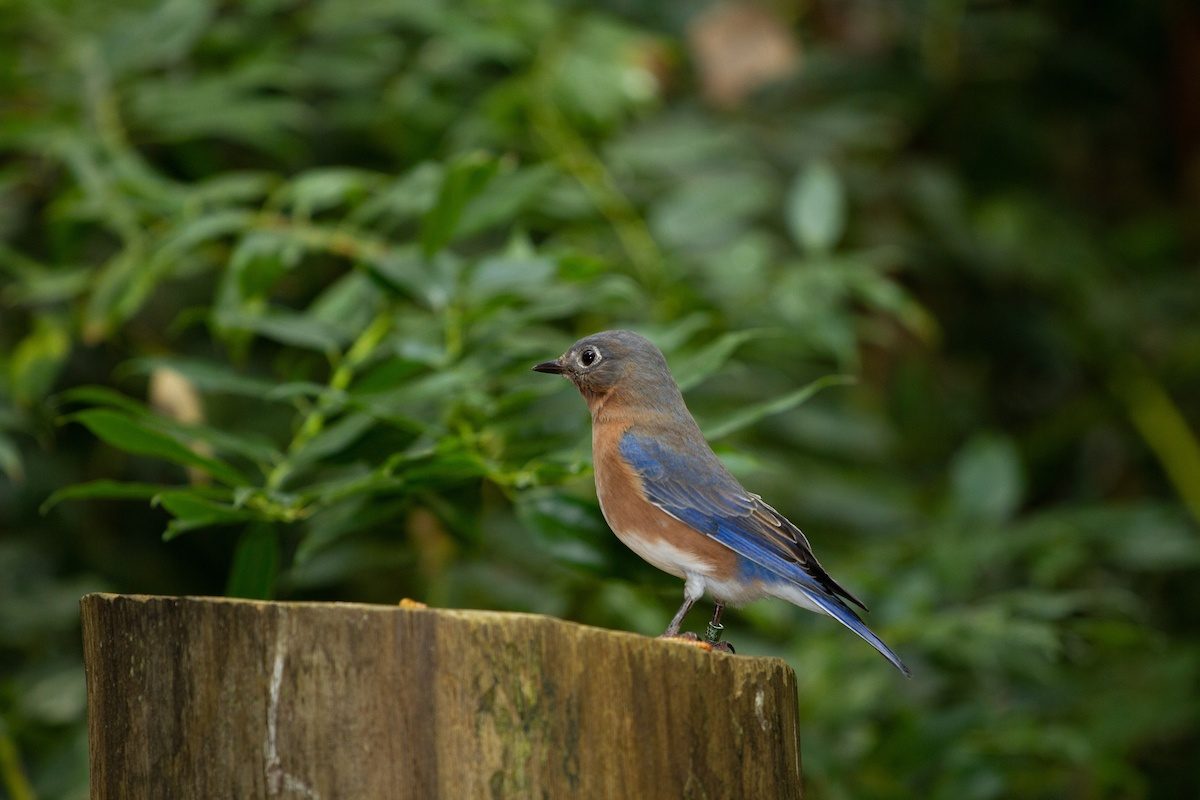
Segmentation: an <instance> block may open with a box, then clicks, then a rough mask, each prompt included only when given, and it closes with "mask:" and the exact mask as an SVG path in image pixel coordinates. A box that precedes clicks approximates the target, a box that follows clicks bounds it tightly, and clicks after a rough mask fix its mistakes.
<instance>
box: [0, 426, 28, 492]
mask: <svg viewBox="0 0 1200 800" xmlns="http://www.w3.org/2000/svg"><path fill="white" fill-rule="evenodd" d="M0 471H3V472H4V474H5V475H7V476H8V479H9V480H10V481H13V482H14V483H15V482H17V481H20V480H22V479H24V477H25V469H24V467H23V465H22V463H21V451H20V450H18V449H17V445H16V443H15V442H14V441H13V440H12V439H10V438H9V437H8V436H6V435H5V434H4V433H0Z"/></svg>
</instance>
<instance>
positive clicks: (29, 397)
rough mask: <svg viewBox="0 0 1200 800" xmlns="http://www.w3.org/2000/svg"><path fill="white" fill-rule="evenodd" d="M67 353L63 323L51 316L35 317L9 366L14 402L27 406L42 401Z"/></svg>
mask: <svg viewBox="0 0 1200 800" xmlns="http://www.w3.org/2000/svg"><path fill="white" fill-rule="evenodd" d="M70 352H71V337H70V335H69V334H68V333H67V328H66V325H65V324H64V323H62V322H60V321H58V320H56V319H55V318H53V317H38V318H37V322H36V323H35V325H34V329H33V332H32V333H30V334H29V335H28V336H26V337H25V338H24V339H22V340H21V341H20V342H19V343H18V344H17V346H16V348H15V349H14V350H13V353H12V359H11V360H10V362H9V365H8V370H9V380H10V381H11V383H12V389H13V395H14V396H15V397H16V400H17V402H18V403H21V404H22V405H30V404H32V403H35V402H37V401H38V400H41V399H42V398H43V397H44V396H45V395H46V392H48V391H50V387H51V386H53V385H54V381H55V379H56V378H57V377H58V372H59V370H60V369H62V365H63V362H64V361H65V360H66V358H67V356H68V355H69V354H70Z"/></svg>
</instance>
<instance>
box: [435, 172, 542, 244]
mask: <svg viewBox="0 0 1200 800" xmlns="http://www.w3.org/2000/svg"><path fill="white" fill-rule="evenodd" d="M557 178H558V174H557V172H556V170H555V169H554V168H553V167H551V166H550V165H548V164H537V165H535V166H532V167H527V168H524V169H518V170H516V171H514V172H510V173H507V174H501V175H498V176H496V178H495V180H493V181H491V182H490V183H488V185H487V186H486V187H485V188H484V189H483V190H482V191H480V193H479V194H478V195H477V196H476V197H475V198H474V199H472V200H471V201H470V202H469V203H468V204H467V205H466V207H465V208H464V209H463V212H462V217H461V218H460V219H459V223H458V233H459V234H460V235H462V236H471V235H473V234H476V233H479V232H480V231H484V230H487V229H488V228H491V227H495V226H497V225H507V224H509V223H511V222H512V221H513V218H514V217H516V216H517V214H518V213H519V212H520V211H521V210H522V209H524V208H525V207H526V206H527V205H529V204H531V203H532V202H533V201H534V200H535V199H536V198H537V197H539V196H541V194H542V193H543V192H544V191H545V190H546V189H547V188H548V187H549V186H550V184H551V183H553V182H554V181H555V180H556V179H557Z"/></svg>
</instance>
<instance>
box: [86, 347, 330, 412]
mask: <svg viewBox="0 0 1200 800" xmlns="http://www.w3.org/2000/svg"><path fill="white" fill-rule="evenodd" d="M158 367H169V368H171V369H173V370H175V371H176V372H179V373H180V374H182V375H183V376H184V377H185V378H187V379H188V380H190V381H191V382H192V383H194V384H195V385H196V388H198V389H200V390H201V391H204V392H219V393H223V394H232V395H238V396H240V397H253V398H258V399H265V400H283V401H286V400H292V399H294V398H297V397H317V396H319V395H321V394H322V393H324V392H326V391H328V389H327V387H325V386H322V385H321V384H319V383H311V382H308V381H294V382H291V383H279V384H277V383H274V382H272V381H269V380H264V379H263V378H259V377H257V376H254V375H245V374H243V373H241V372H238V371H237V370H235V369H233V368H232V367H230V366H229V365H227V364H221V363H218V362H215V361H200V360H198V359H191V358H164V357H150V358H134V359H131V360H129V361H126V362H125V363H123V364H122V365H121V368H120V373H121V374H131V375H148V374H150V373H151V372H153V371H154V370H155V369H157V368H158ZM65 394H66V393H65V392H64V395H65Z"/></svg>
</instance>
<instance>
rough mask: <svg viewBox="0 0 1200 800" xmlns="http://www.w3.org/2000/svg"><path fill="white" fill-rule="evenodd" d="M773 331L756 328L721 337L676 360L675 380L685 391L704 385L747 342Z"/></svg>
mask: <svg viewBox="0 0 1200 800" xmlns="http://www.w3.org/2000/svg"><path fill="white" fill-rule="evenodd" d="M771 333H772V332H771V331H769V330H765V329H762V328H756V329H752V330H747V331H733V332H731V333H726V334H724V335H722V336H719V337H718V338H717V339H716V340H715V341H713V342H712V343H710V344H708V345H706V346H705V347H703V348H701V349H700V350H698V351H697V352H695V353H692V354H690V355H687V356H684V357H683V358H682V359H676V366H675V367H674V370H673V371H674V374H675V380H676V382H677V383H678V384H679V388H680V389H682V390H683V391H687V390H688V389H690V388H692V387H693V386H696V385H698V384H700V383H702V382H703V381H704V380H705V379H706V378H709V377H711V376H712V375H713V374H714V373H716V371H717V370H719V369H720V368H721V367H723V366H725V362H727V361H728V360H729V359H730V357H731V356H732V355H733V354H734V352H735V351H736V350H737V349H738V348H739V347H741V346H742V345H743V344H745V343H746V342H749V341H752V340H754V339H761V338H763V337H764V336H768V335H771Z"/></svg>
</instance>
